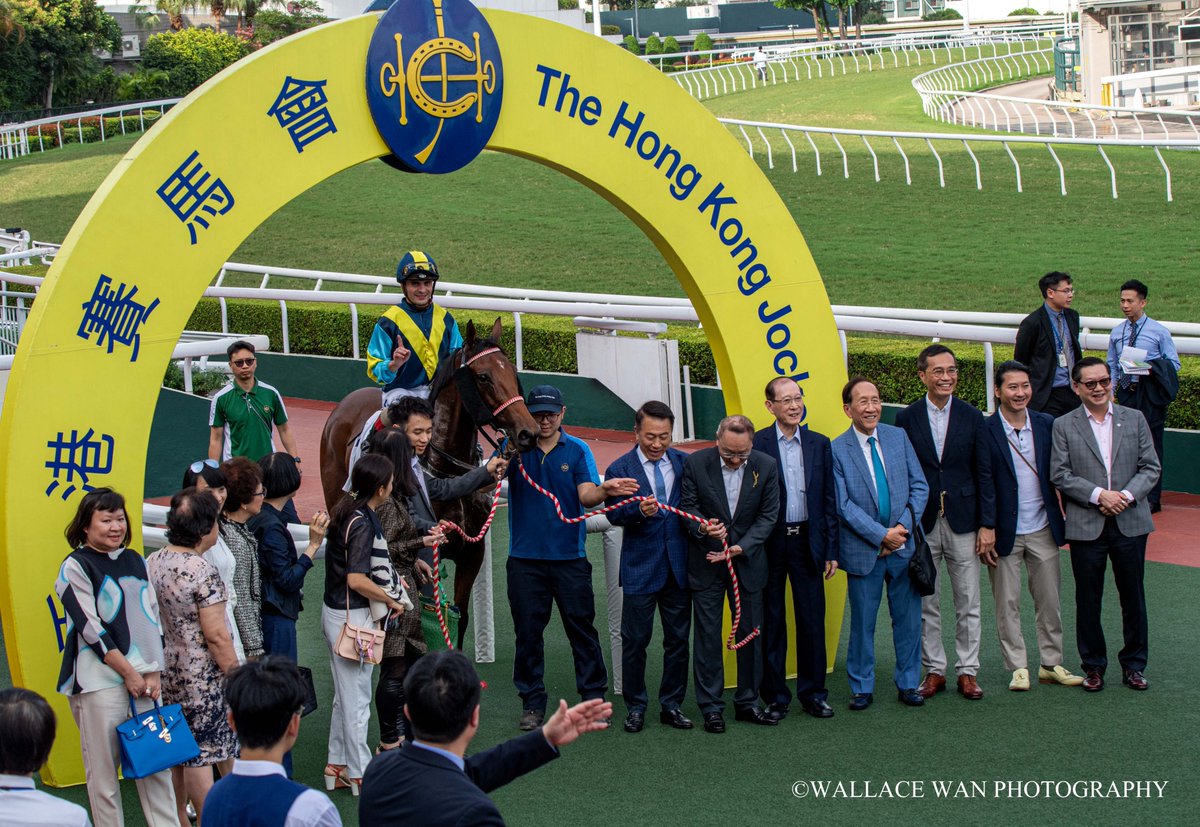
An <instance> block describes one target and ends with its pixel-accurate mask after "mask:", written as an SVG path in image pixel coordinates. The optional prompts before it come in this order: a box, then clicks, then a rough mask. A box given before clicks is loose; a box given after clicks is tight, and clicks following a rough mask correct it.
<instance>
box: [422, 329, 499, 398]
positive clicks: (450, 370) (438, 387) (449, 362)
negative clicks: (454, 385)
mask: <svg viewBox="0 0 1200 827" xmlns="http://www.w3.org/2000/svg"><path fill="white" fill-rule="evenodd" d="M489 347H494V348H498V349H499V350H500V352H501V353H503V352H504V348H502V347H500V345H499V343H497V342H495V341H493V340H492V339H476V340H475V342H474V343H473V344H471V345H469V346H468V345H464V346H463V347H460V348H456V349H454V350H452V351H450V352H449V353H448V354H447V355H446V358H445V359H443V360H442V361H440V362H438V366H437V370H435V371H434V372H433V379H432V380H431V381H430V383H429V402H430V404H433V403H434V402H436V401H437V398H438V396H439V395H440V394H441V392H442V391H443V390H445V388H446V386H447V385H449V384H450V383H451V382H453V381H454V371H455V370H456V369H457V368H456V367H455V363H456V362H457V361H458V359H459V357H461V356H462V354H463V351H466V355H467V357H468V358H470V357H471V356H474V355H475V354H476V353H479V352H480V351H482V350H486V349H487V348H489Z"/></svg>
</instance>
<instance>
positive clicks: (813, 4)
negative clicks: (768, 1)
mask: <svg viewBox="0 0 1200 827" xmlns="http://www.w3.org/2000/svg"><path fill="white" fill-rule="evenodd" d="M775 6H776V8H780V9H800V10H801V11H806V12H808V13H809V14H811V15H812V19H813V28H814V29H816V31H817V40H818V41H820V40H824V37H823V36H822V34H821V21H820V18H819V17H818V16H817V14H818V10H820V11H822V12H823V11H824V6H825V3H824V0H775ZM826 28H828V24H826Z"/></svg>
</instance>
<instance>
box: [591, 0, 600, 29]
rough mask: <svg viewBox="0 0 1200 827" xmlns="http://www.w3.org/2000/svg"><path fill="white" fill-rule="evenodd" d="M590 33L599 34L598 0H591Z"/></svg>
mask: <svg viewBox="0 0 1200 827" xmlns="http://www.w3.org/2000/svg"><path fill="white" fill-rule="evenodd" d="M592 34H594V35H596V37H599V36H600V0H592Z"/></svg>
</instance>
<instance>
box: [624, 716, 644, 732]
mask: <svg viewBox="0 0 1200 827" xmlns="http://www.w3.org/2000/svg"><path fill="white" fill-rule="evenodd" d="M645 725H646V716H645V714H643V713H641V712H630V713H629V714H628V715H626V716H625V731H626V732H641V731H642V727H644V726H645Z"/></svg>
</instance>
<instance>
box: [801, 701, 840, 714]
mask: <svg viewBox="0 0 1200 827" xmlns="http://www.w3.org/2000/svg"><path fill="white" fill-rule="evenodd" d="M804 711H805V712H807V713H808V714H809V715H811V716H813V717H814V718H832V717H833V707H832V706H830V705H829V704H828V703H826V702H825V701H824V700H815V701H805V702H804Z"/></svg>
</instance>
